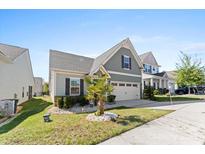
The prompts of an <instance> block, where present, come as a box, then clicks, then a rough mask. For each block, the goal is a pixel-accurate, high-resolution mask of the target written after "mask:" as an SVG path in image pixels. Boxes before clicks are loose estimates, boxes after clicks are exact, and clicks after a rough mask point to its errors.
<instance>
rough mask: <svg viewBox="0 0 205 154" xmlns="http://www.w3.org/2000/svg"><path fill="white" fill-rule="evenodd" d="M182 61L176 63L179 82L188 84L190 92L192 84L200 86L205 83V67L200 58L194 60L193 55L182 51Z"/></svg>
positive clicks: (183, 84)
mask: <svg viewBox="0 0 205 154" xmlns="http://www.w3.org/2000/svg"><path fill="white" fill-rule="evenodd" d="M181 54H182V57H180V60H181V63H180V64H179V63H177V64H176V68H177V84H178V85H179V86H182V87H183V86H187V87H188V89H189V94H190V87H191V86H198V85H202V84H204V83H205V67H204V66H203V65H202V63H201V61H200V60H193V59H192V57H191V56H188V55H186V54H185V53H183V52H181Z"/></svg>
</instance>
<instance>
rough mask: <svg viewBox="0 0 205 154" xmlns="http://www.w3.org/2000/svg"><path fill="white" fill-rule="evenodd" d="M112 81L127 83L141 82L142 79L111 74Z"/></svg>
mask: <svg viewBox="0 0 205 154" xmlns="http://www.w3.org/2000/svg"><path fill="white" fill-rule="evenodd" d="M110 76H111V81H125V82H140V83H141V78H140V77H133V76H126V75H118V74H110Z"/></svg>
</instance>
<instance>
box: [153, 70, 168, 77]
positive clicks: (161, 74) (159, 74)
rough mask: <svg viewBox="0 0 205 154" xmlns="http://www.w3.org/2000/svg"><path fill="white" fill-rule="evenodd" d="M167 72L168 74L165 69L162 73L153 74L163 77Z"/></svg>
mask: <svg viewBox="0 0 205 154" xmlns="http://www.w3.org/2000/svg"><path fill="white" fill-rule="evenodd" d="M165 74H166V72H165V71H163V72H160V73H155V74H153V75H156V76H160V77H163V76H164V75H165Z"/></svg>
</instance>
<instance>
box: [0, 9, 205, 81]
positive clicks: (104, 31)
mask: <svg viewBox="0 0 205 154" xmlns="http://www.w3.org/2000/svg"><path fill="white" fill-rule="evenodd" d="M0 19H1V22H0V43H5V44H10V45H16V46H20V47H24V48H28V49H29V52H30V57H31V62H32V68H33V73H34V76H40V77H43V78H44V80H45V81H48V67H49V49H55V50H59V51H64V52H69V53H73V54H78V55H83V56H88V57H93V58H95V57H96V56H98V55H100V54H102V53H103V52H105V51H106V50H108V49H109V48H111V47H112V46H114V45H115V44H117V43H118V42H120V41H121V40H123V39H125V38H127V37H129V38H130V40H131V42H132V43H133V45H134V47H135V49H136V51H137V53H138V54H142V53H145V52H148V51H152V52H153V54H154V56H155V57H156V60H157V61H158V63H159V64H160V65H161V68H160V70H161V71H164V70H167V71H168V70H174V69H175V67H176V63H177V62H179V56H180V51H183V52H184V53H186V54H188V55H190V56H192V57H193V58H195V59H200V60H201V61H202V62H203V63H204V64H205V10H0Z"/></svg>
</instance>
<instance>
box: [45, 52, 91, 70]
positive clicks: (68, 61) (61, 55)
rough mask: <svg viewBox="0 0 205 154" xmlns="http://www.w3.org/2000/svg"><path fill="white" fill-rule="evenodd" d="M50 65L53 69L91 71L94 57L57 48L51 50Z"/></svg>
mask: <svg viewBox="0 0 205 154" xmlns="http://www.w3.org/2000/svg"><path fill="white" fill-rule="evenodd" d="M49 57H50V59H49V67H50V68H53V69H61V70H69V71H74V72H76V71H77V72H83V73H89V72H90V69H91V66H92V64H93V61H94V59H93V58H89V57H84V56H79V55H74V54H70V53H65V52H61V51H57V50H50V56H49Z"/></svg>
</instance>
